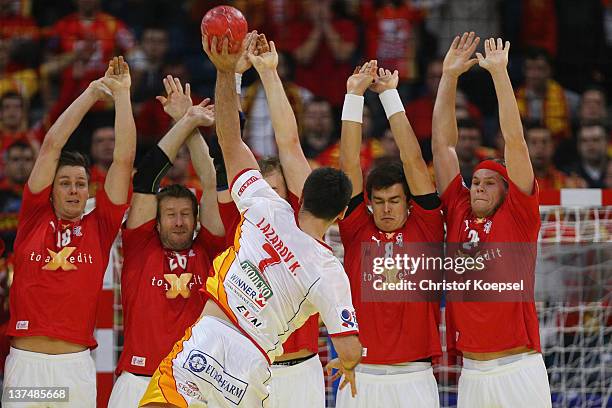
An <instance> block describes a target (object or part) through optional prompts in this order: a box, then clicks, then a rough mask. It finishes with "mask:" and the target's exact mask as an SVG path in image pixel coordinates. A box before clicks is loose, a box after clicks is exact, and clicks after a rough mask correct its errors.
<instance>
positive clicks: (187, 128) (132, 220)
mask: <svg viewBox="0 0 612 408" xmlns="http://www.w3.org/2000/svg"><path fill="white" fill-rule="evenodd" d="M163 83H164V88H165V89H166V95H167V96H158V97H157V100H158V101H160V102H161V104H162V106H163V107H164V111H165V112H166V113H167V114H168V115H170V117H172V119H173V120H174V121H175V122H177V123H176V124H175V126H173V127H172V129H170V131H169V132H168V133H167V134H166V135H165V136H164V137H163V138H162V139H161V140H160V141H159V143H158V144H157V146H156V147H154V148H153V149H151V151H149V152H148V153H147V154H146V155H145V156H144V157H143V159H142V160H141V161H140V163H139V164H138V171H137V173H136V176H135V177H134V195H133V197H132V205H131V208H130V212H129V215H128V219H127V227H128V228H137V227H139V226H140V225H142V224H144V223H145V222H147V221H150V220H152V219H153V218H155V215H156V213H157V199H156V196H155V194H156V193H157V190H158V187H159V181H160V180H161V178H163V175H164V174H165V172H166V171H167V170H168V168H169V167H170V166H171V165H172V161H173V160H174V159H175V158H176V155H177V152H178V150H179V149H180V147H181V146H182V145H183V143H184V142H185V139H187V138H188V137H189V135H190V134H194V135H197V136H198V137H200V138H201V136H200V132H199V131H198V130H197V129H196V127H197V126H200V125H198V124H194V123H192V122H194V121H192V120H188V119H189V118H184V116H185V114H186V113H187V111H188V110H189V109H190V108H191V94H190V85H189V84H186V85H185V89H184V90H183V86H182V85H181V82H180V80H179V79H178V78H173V77H172V76H170V75H168V76H167V77H166V78H164V79H163ZM209 101H210V99H205V100H204V101H202V103H201V104H200V105H199V106H200V107H202V113H201V115H200V116H201V118H200V120H199V122H197V123H201V126H212V125H213V124H214V107H213V106H212V105H208V102H209ZM192 160H194V159H193V157H192Z"/></svg>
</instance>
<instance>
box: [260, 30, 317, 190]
mask: <svg viewBox="0 0 612 408" xmlns="http://www.w3.org/2000/svg"><path fill="white" fill-rule="evenodd" d="M260 38H262V36H260ZM260 42H261V43H262V44H261V45H262V47H265V48H264V49H263V52H261V51H260V55H258V56H257V55H254V54H249V59H250V60H251V62H252V64H253V66H254V67H255V69H256V70H257V72H258V73H259V76H260V78H261V82H262V84H263V87H264V90H265V92H266V97H267V100H268V107H269V110H270V117H271V119H272V127H273V128H274V138H275V139H276V145H277V146H278V155H279V159H280V163H281V167H282V169H283V174H284V175H285V180H286V181H287V187H288V188H289V191H291V192H292V193H293V194H295V195H297V196H298V197H300V196H301V195H302V188H303V187H304V182H305V181H306V178H308V175H309V174H310V171H311V170H310V165H309V164H308V161H307V160H306V156H304V152H303V151H302V146H301V145H300V138H299V135H298V127H297V121H296V119H295V114H294V113H293V109H291V104H290V103H289V100H288V99H287V95H286V94H285V90H284V89H283V84H282V82H281V79H280V77H279V76H278V73H277V72H276V66H277V64H278V54H277V53H276V47H275V46H274V42H273V41H270V44H269V46H268V43H267V41H266V40H265V37H263V40H261V41H260Z"/></svg>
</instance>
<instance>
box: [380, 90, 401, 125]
mask: <svg viewBox="0 0 612 408" xmlns="http://www.w3.org/2000/svg"><path fill="white" fill-rule="evenodd" d="M378 97H379V98H380V103H382V106H383V108H384V109H385V114H386V115H387V119H389V118H390V117H391V116H393V115H395V114H396V113H397V112H405V110H404V104H403V103H402V100H401V99H400V96H399V93H398V92H397V89H387V90H386V91H385V92H383V93H381V94H380V95H378Z"/></svg>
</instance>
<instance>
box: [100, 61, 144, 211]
mask: <svg viewBox="0 0 612 408" xmlns="http://www.w3.org/2000/svg"><path fill="white" fill-rule="evenodd" d="M102 82H103V83H104V85H106V86H107V87H108V88H109V89H110V91H111V93H112V95H113V100H114V101H115V150H114V151H113V163H112V164H111V166H110V168H109V169H108V173H107V175H106V180H105V181H104V191H106V194H107V195H108V198H109V199H110V200H111V201H112V202H113V203H114V204H123V203H125V202H127V199H128V192H129V189H130V182H131V178H132V170H133V169H134V156H135V155H136V124H135V123H134V115H133V114H132V101H131V100H130V85H131V79H130V69H129V67H128V64H127V62H125V61H124V60H123V57H119V58H117V57H115V58H113V60H112V61H111V63H110V64H109V66H108V69H107V70H106V74H104V78H102Z"/></svg>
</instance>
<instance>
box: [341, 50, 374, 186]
mask: <svg viewBox="0 0 612 408" xmlns="http://www.w3.org/2000/svg"><path fill="white" fill-rule="evenodd" d="M375 75H376V61H375V60H372V61H369V62H366V63H365V64H364V65H363V66H362V67H357V68H355V70H354V71H353V75H351V76H350V77H349V79H348V80H347V81H346V93H347V94H348V95H356V96H358V97H361V98H363V94H364V93H365V91H366V90H367V89H368V87H369V86H370V84H371V83H372V81H373V80H374V76H375ZM347 98H348V96H347ZM345 103H347V102H345ZM348 103H351V102H348ZM362 103H363V102H362ZM346 108H347V107H345V109H346ZM361 130H362V125H361V122H356V121H353V120H348V119H347V120H344V119H343V120H342V132H341V134H340V169H342V171H344V172H345V173H346V175H347V176H348V177H349V179H350V180H351V183H352V184H353V193H352V195H351V196H352V197H355V196H357V195H359V194H361V193H362V192H363V174H362V173H361V157H360V156H361V133H362V132H361Z"/></svg>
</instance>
